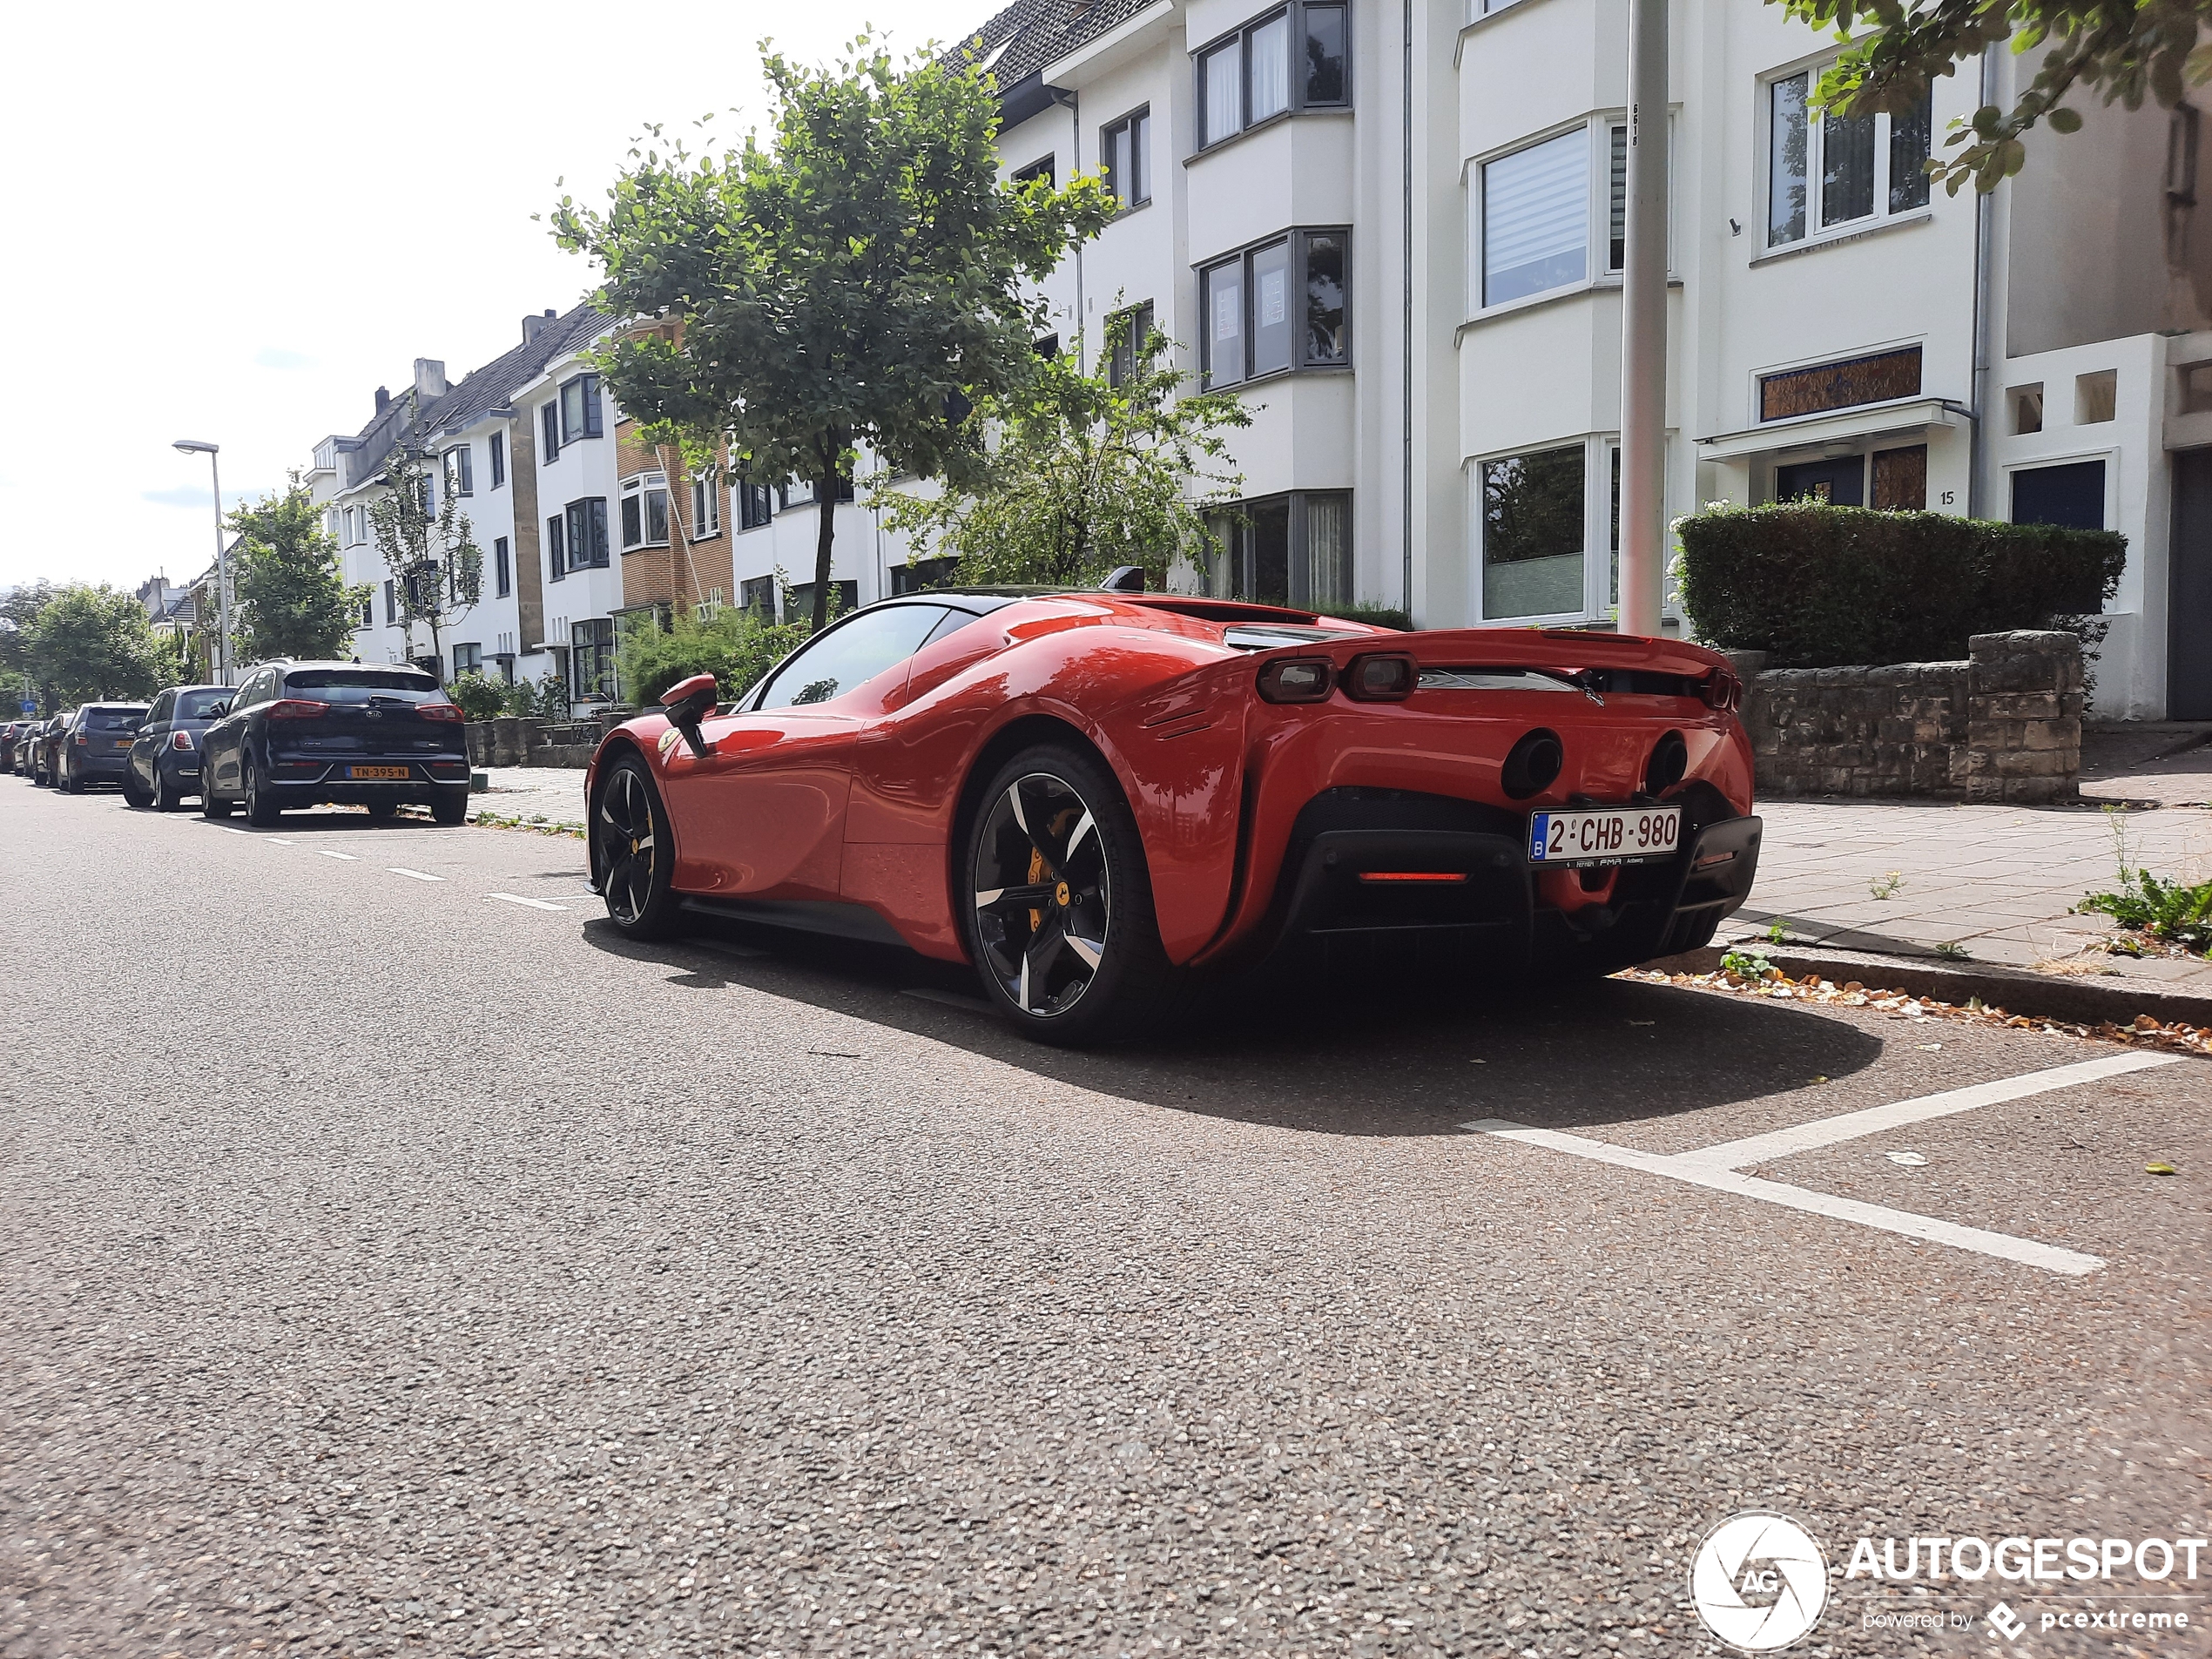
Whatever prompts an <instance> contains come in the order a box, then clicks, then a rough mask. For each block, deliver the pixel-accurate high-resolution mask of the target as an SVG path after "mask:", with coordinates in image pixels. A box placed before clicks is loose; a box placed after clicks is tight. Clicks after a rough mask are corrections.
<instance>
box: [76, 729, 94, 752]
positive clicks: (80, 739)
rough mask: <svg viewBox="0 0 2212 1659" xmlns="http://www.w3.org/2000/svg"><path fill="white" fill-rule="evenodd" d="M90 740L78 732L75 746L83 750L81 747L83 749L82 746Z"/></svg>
mask: <svg viewBox="0 0 2212 1659" xmlns="http://www.w3.org/2000/svg"><path fill="white" fill-rule="evenodd" d="M76 742H77V746H78V748H80V749H82V748H83V747H84V745H86V744H87V743H89V742H91V738H87V737H86V736H85V735H84V733H83V732H78V734H77V738H76Z"/></svg>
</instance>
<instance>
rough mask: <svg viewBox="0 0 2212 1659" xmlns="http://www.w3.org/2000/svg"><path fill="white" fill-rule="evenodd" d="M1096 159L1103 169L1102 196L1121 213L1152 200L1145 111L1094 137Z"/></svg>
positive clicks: (1148, 114) (1148, 125)
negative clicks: (1110, 200) (1096, 147)
mask: <svg viewBox="0 0 2212 1659" xmlns="http://www.w3.org/2000/svg"><path fill="white" fill-rule="evenodd" d="M1098 158H1099V161H1100V163H1101V164H1102V165H1103V166H1104V167H1105V169H1106V193H1107V194H1108V195H1109V196H1111V197H1112V198H1113V199H1115V201H1116V203H1118V204H1119V205H1120V206H1122V207H1123V209H1128V208H1131V207H1142V206H1144V204H1145V203H1147V202H1149V201H1150V200H1151V199H1152V111H1151V110H1150V108H1149V107H1147V108H1145V109H1142V110H1138V111H1135V112H1134V113H1132V114H1129V115H1125V116H1123V118H1121V119H1120V120H1118V121H1116V122H1115V123H1114V124H1113V125H1111V126H1109V127H1106V128H1104V129H1103V130H1102V131H1101V132H1100V133H1099V135H1098Z"/></svg>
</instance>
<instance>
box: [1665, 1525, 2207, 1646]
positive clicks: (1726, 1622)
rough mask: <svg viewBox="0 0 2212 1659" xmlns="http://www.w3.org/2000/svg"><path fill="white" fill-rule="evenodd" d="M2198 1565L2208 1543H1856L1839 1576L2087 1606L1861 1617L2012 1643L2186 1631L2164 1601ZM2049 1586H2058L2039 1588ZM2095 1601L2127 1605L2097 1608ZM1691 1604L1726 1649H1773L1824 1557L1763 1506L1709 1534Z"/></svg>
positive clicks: (1804, 1604) (1813, 1591) (1819, 1596)
mask: <svg viewBox="0 0 2212 1659" xmlns="http://www.w3.org/2000/svg"><path fill="white" fill-rule="evenodd" d="M2200 1569H2203V1570H2212V1540H2207V1539H2203V1538H2170V1539H2169V1538H2103V1537H2095V1538H2091V1537H2071V1538H2035V1537H2029V1536H2026V1535H2014V1536H2011V1537H2006V1538H1996V1539H1990V1538H1978V1537H1951V1536H1947V1535H1946V1536H1928V1537H1920V1536H1912V1537H1908V1538H1902V1539H1898V1538H1882V1539H1875V1538H1871V1537H1863V1538H1860V1539H1858V1541H1856V1542H1855V1543H1853V1544H1852V1546H1851V1557H1850V1560H1849V1561H1848V1562H1847V1563H1846V1565H1845V1566H1844V1579H1845V1580H1846V1581H1849V1580H1852V1579H1860V1578H1865V1579H1871V1580H1874V1581H1878V1582H1881V1583H1892V1584H1900V1583H1911V1582H1913V1581H1924V1582H1925V1583H1927V1584H1930V1585H1937V1584H1949V1585H1959V1586H1961V1587H1965V1586H1973V1585H1981V1584H1985V1583H1986V1582H1988V1581H1990V1580H1992V1579H1995V1580H1998V1581H2003V1582H2006V1583H2009V1584H2011V1585H2013V1586H2017V1587H2018V1588H2013V1589H2010V1590H2009V1591H2007V1594H2008V1595H2010V1596H2011V1597H2012V1598H2013V1599H2014V1600H2020V1601H2030V1602H2058V1601H2060V1599H2062V1598H2063V1599H2066V1600H2068V1601H2080V1602H2087V1603H2088V1604H2087V1605H2082V1606H2072V1605H2069V1606H2052V1607H2049V1608H2042V1609H2036V1608H2031V1609H2029V1610H2028V1611H2027V1612H2026V1613H2025V1614H2023V1613H2022V1612H2020V1611H2018V1610H2016V1609H2014V1608H2013V1606H2012V1605H2011V1602H2008V1601H2005V1600H2000V1601H1998V1602H1996V1604H1995V1605H1994V1606H1992V1607H1989V1608H1986V1610H1984V1609H1982V1608H1973V1609H1966V1608H1957V1609H1952V1608H1867V1609H1866V1610H1865V1612H1864V1613H1863V1614H1862V1615H1860V1618H1861V1625H1862V1628H1863V1629H1868V1630H1900V1631H1932V1630H1945V1629H1949V1630H1967V1629H1974V1628H1976V1627H1977V1626H1986V1630H1985V1634H1986V1635H1987V1636H1988V1637H1989V1639H1990V1640H1992V1641H1998V1640H1999V1639H2000V1638H2001V1641H2002V1642H2003V1643H2011V1642H2018V1641H2019V1640H2020V1637H2021V1636H2023V1635H2027V1634H2029V1633H2030V1632H2032V1631H2040V1630H2089V1631H2098V1630H2105V1631H2111V1632H2114V1633H2115V1634H2117V1633H2119V1632H2122V1631H2125V1632H2128V1633H2129V1634H2131V1635H2132V1634H2134V1633H2137V1632H2141V1633H2142V1634H2145V1635H2160V1634H2164V1633H2167V1632H2175V1633H2180V1632H2183V1631H2187V1630H2188V1629H2191V1628H2192V1625H2191V1620H2190V1614H2189V1610H2188V1608H2182V1607H2178V1606H2175V1605H2172V1603H2174V1602H2179V1601H2184V1600H2187V1599H2188V1590H2183V1589H2177V1588H2176V1587H2177V1586H2181V1585H2186V1586H2188V1587H2189V1588H2190V1589H2194V1588H2195V1585H2196V1583H2197V1581H2198V1576H2199V1572H2200ZM2043 1585H2051V1586H2053V1587H2054V1588H2052V1589H2050V1590H2043V1589H2041V1588H2040V1586H2043ZM2092 1585H2094V1586H2095V1587H2096V1588H2094V1590H2092V1589H2090V1588H2088V1587H2090V1586H2092ZM2093 1597H2095V1598H2101V1599H2102V1600H2105V1601H2119V1602H2127V1603H2130V1605H2125V1606H2100V1605H2097V1604H2096V1602H2094V1601H2093V1600H2092V1599H2091V1598H2093ZM1689 1599H1690V1601H1691V1602H1692V1604H1693V1605H1694V1606H1696V1608H1697V1616H1698V1617H1699V1618H1700V1619H1702V1620H1703V1621H1704V1624H1705V1628H1706V1629H1708V1630H1710V1631H1711V1632H1712V1633H1713V1634H1714V1635H1716V1636H1717V1637H1719V1638H1720V1640H1721V1641H1723V1642H1725V1643H1727V1644H1728V1645H1729V1646H1730V1647H1731V1648H1735V1649H1737V1650H1739V1651H1740V1652H1743V1653H1773V1652H1777V1651H1778V1650H1780V1649H1784V1648H1787V1647H1790V1646H1791V1645H1792V1644H1793V1643H1795V1642H1799V1641H1802V1640H1803V1639H1804V1637H1805V1636H1807V1635H1810V1634H1811V1632H1812V1631H1813V1629H1815V1628H1816V1627H1817V1625H1818V1624H1819V1622H1820V1615H1821V1614H1822V1612H1823V1610H1824V1608H1826V1606H1827V1603H1828V1562H1827V1557H1826V1555H1825V1554H1824V1553H1823V1552H1822V1550H1821V1548H1820V1545H1819V1543H1818V1542H1817V1541H1816V1540H1815V1539H1814V1538H1813V1536H1812V1534H1811V1533H1810V1532H1808V1531H1807V1530H1806V1529H1805V1528H1804V1527H1802V1526H1800V1525H1799V1524H1798V1523H1797V1522H1796V1521H1792V1520H1791V1519H1790V1517H1788V1516H1787V1515H1780V1514H1772V1513H1770V1512H1768V1511H1765V1510H1750V1511H1747V1512H1745V1513H1743V1514H1735V1515H1730V1517H1729V1518H1728V1519H1727V1520H1725V1521H1722V1522H1721V1523H1720V1524H1719V1525H1718V1526H1716V1527H1714V1528H1713V1529H1712V1530H1711V1531H1710V1532H1709V1533H1707V1534H1705V1537H1704V1541H1703V1542H1702V1543H1700V1544H1699V1545H1698V1547H1697V1553H1696V1554H1695V1555H1694V1556H1693V1557H1691V1560H1690V1567H1689ZM2146 1603H2148V1605H2145V1604H2146Z"/></svg>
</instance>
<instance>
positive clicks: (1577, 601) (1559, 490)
mask: <svg viewBox="0 0 2212 1659" xmlns="http://www.w3.org/2000/svg"><path fill="white" fill-rule="evenodd" d="M1587 464H1588V462H1587V456H1586V454H1585V446H1583V445H1581V444H1579V443H1574V444H1568V445H1564V446H1562V447H1561V448H1556V449H1539V450H1535V451H1533V452H1531V453H1530V454H1527V455H1505V456H1502V457H1501V458H1500V459H1498V460H1495V461H1486V462H1483V463H1482V468H1481V475H1482V512H1481V529H1482V615H1483V617H1484V618H1485V619H1486V620H1488V621H1493V622H1495V621H1499V620H1501V619H1505V618H1509V617H1559V616H1580V615H1581V614H1582V610H1583V608H1584V597H1583V569H1584V563H1583V550H1584V547H1585V544H1586V543H1587V540H1588V523H1587V515H1586V514H1585V512H1584V510H1583V506H1584V502H1585V499H1586V496H1585V492H1584V481H1583V474H1584V469H1585V468H1586V466H1587Z"/></svg>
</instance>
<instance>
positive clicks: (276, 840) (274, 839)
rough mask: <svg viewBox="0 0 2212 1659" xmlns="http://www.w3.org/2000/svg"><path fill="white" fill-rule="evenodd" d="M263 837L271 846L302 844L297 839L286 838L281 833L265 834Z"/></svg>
mask: <svg viewBox="0 0 2212 1659" xmlns="http://www.w3.org/2000/svg"><path fill="white" fill-rule="evenodd" d="M261 839H262V840H265V841H266V842H267V843H268V844H269V845H270V846H299V845H300V843H299V842H297V841H287V840H285V839H284V838H283V837H282V836H281V835H264V836H263V837H262V838H261Z"/></svg>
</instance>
